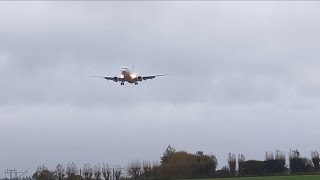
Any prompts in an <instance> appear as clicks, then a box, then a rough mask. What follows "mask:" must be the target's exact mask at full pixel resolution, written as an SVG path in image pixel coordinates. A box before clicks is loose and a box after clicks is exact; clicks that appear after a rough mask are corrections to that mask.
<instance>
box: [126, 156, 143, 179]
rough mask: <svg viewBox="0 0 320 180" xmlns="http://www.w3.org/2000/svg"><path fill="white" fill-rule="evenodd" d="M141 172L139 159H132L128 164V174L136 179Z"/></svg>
mask: <svg viewBox="0 0 320 180" xmlns="http://www.w3.org/2000/svg"><path fill="white" fill-rule="evenodd" d="M140 173H141V162H140V161H139V160H137V161H132V162H131V163H130V164H129V165H128V174H129V176H130V177H131V178H134V179H138V177H139V176H140Z"/></svg>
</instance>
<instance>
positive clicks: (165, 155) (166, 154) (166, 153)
mask: <svg viewBox="0 0 320 180" xmlns="http://www.w3.org/2000/svg"><path fill="white" fill-rule="evenodd" d="M175 152H176V150H175V149H174V148H173V147H172V146H170V145H169V146H168V147H167V149H166V150H165V151H164V153H163V156H162V157H161V158H160V159H161V164H164V163H167V161H168V157H169V156H170V155H172V154H174V153H175Z"/></svg>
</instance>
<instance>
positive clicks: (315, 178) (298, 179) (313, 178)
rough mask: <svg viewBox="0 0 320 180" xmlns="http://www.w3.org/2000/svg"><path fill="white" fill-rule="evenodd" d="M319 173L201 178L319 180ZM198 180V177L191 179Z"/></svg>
mask: <svg viewBox="0 0 320 180" xmlns="http://www.w3.org/2000/svg"><path fill="white" fill-rule="evenodd" d="M319 179H320V175H300V176H299V175H297V176H263V177H239V178H211V179H202V180H319ZM192 180H200V179H192Z"/></svg>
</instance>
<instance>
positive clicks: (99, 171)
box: [93, 165, 101, 180]
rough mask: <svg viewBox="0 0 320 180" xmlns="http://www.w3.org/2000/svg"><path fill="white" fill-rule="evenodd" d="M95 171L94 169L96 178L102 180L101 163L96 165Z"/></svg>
mask: <svg viewBox="0 0 320 180" xmlns="http://www.w3.org/2000/svg"><path fill="white" fill-rule="evenodd" d="M93 171H94V173H93V175H94V178H95V179H96V180H100V179H101V168H100V165H96V166H94V170H93Z"/></svg>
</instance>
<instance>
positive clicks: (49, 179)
mask: <svg viewBox="0 0 320 180" xmlns="http://www.w3.org/2000/svg"><path fill="white" fill-rule="evenodd" d="M32 178H33V179H34V180H56V176H55V174H54V172H52V171H49V170H48V168H47V167H44V166H39V167H38V169H37V171H36V172H35V173H34V174H33V176H32Z"/></svg>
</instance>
